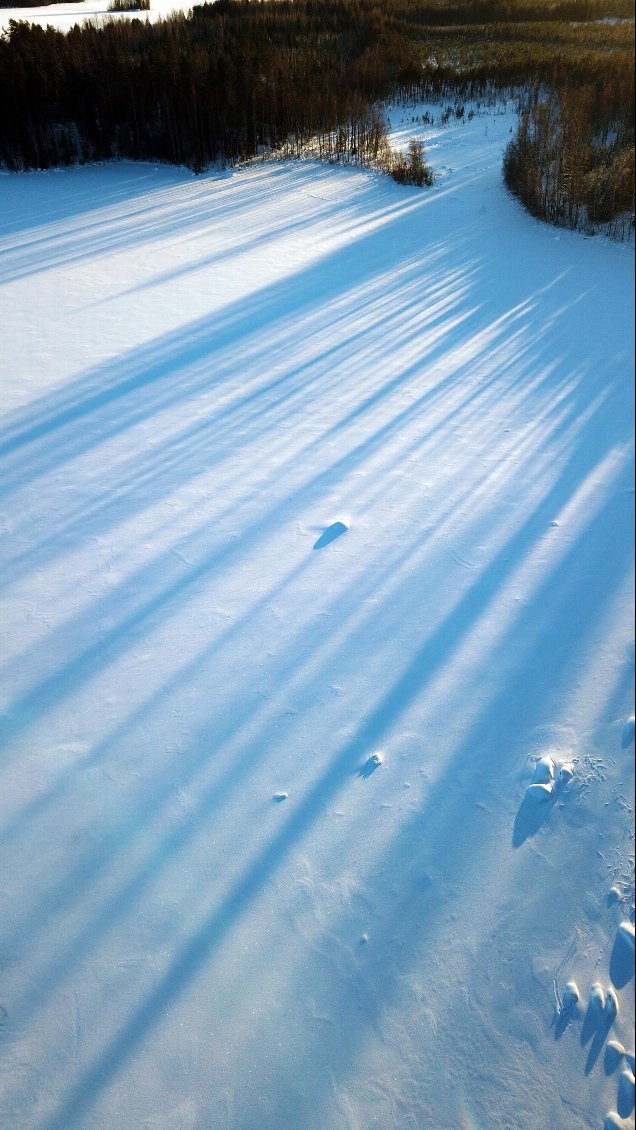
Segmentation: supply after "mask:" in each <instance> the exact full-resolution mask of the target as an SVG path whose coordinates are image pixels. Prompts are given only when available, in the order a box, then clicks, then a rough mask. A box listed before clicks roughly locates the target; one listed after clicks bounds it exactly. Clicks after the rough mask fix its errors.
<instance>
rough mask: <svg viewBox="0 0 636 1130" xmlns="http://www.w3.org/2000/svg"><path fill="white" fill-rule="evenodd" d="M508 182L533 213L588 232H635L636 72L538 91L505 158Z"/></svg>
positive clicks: (619, 234)
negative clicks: (600, 84) (598, 82)
mask: <svg viewBox="0 0 636 1130" xmlns="http://www.w3.org/2000/svg"><path fill="white" fill-rule="evenodd" d="M503 167H504V180H505V182H506V184H507V185H508V188H509V189H510V190H511V191H512V192H513V193H514V194H515V195H516V196H518V197H519V199H520V200H521V201H522V203H523V204H524V205H525V207H526V208H527V209H528V211H530V212H531V213H532V214H533V215H535V216H538V217H539V218H541V219H544V220H548V221H549V222H550V223H553V224H557V225H560V226H563V227H569V228H572V229H579V230H582V231H595V230H598V229H599V228H602V229H604V230H605V231H606V232H607V233H608V234H609V235H612V236H614V237H615V238H619V239H625V238H628V237H629V236H630V234H631V231H632V228H633V217H634V74H633V71H631V72H626V73H622V74H620V73H619V74H612V75H611V76H607V77H606V80H605V83H604V86H603V87H602V88H600V89H599V87H598V86H577V87H569V86H565V87H561V88H559V89H552V90H545V89H536V90H535V91H533V92H531V94H530V95H529V97H528V99H527V103H526V106H525V107H524V108H523V110H522V113H521V115H520V118H519V125H518V128H517V133H516V136H515V137H514V139H513V140H512V141H511V142H510V143H509V145H508V147H507V149H506V152H505V155H504V166H503Z"/></svg>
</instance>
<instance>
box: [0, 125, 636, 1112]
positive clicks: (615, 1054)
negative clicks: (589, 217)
mask: <svg viewBox="0 0 636 1130" xmlns="http://www.w3.org/2000/svg"><path fill="white" fill-rule="evenodd" d="M420 111H421V108H401V109H398V110H396V111H395V112H394V114H393V128H394V134H395V137H396V139H397V140H398V141H404V140H405V139H406V138H407V137H408V136H409V135H410V134H411V133H413V132H416V131H417V130H418V129H422V127H421V125H419V126H418V124H417V122H416V123H414V122H413V120H412V119H413V118H415V117H417V116H418V115H419V114H420ZM510 128H511V119H510V117H506V116H505V115H504V114H501V113H498V112H496V111H488V112H485V111H484V110H483V108H482V112H481V113H480V114H478V115H477V116H476V117H475V119H474V120H473V121H472V122H466V123H465V124H464V125H459V124H456V125H455V126H453V127H449V128H448V129H446V130H440V129H431V128H429V129H428V130H426V131H424V137H425V138H426V140H427V142H428V151H429V154H430V156H431V158H432V160H433V163H434V164H435V166H436V168H437V169H438V172H439V179H438V181H437V183H436V185H435V187H434V188H433V189H431V190H427V189H423V190H422V189H411V188H405V187H400V186H398V185H396V184H394V183H393V182H392V181H390V180H389V179H387V178H385V177H382V176H380V175H379V174H376V173H372V172H369V171H362V170H359V169H351V168H350V169H342V168H335V167H328V166H326V165H320V164H317V163H298V164H292V163H279V164H276V163H263V164H254V165H252V166H251V167H250V168H248V169H246V170H243V171H240V172H234V173H227V174H223V175H219V174H210V175H206V176H202V177H198V178H197V177H194V176H192V175H191V174H190V173H188V172H187V171H184V170H182V169H171V168H164V167H155V166H153V165H135V164H112V165H104V166H100V167H84V168H75V169H67V170H64V171H57V172H54V171H50V172H45V173H36V174H30V175H21V176H9V175H4V176H2V177H0V197H1V200H2V211H1V219H0V224H1V233H2V234H1V251H2V254H1V259H0V263H1V266H0V277H1V279H2V288H1V294H2V312H3V319H2V321H3V340H2V351H1V356H2V369H3V386H2V387H3V397H2V421H3V422H2V435H1V444H0V446H1V452H2V472H1V477H0V490H1V494H2V498H1V504H0V524H1V527H2V532H3V538H2V558H1V562H0V583H1V592H0V599H1V609H0V616H1V619H2V624H3V632H2V642H1V645H0V661H1V680H0V684H1V688H2V689H1V694H2V727H3V738H4V743H3V750H4V752H3V758H2V762H1V769H0V814H1V816H0V820H1V823H0V846H1V852H0V923H1V935H0V1046H1V1057H0V1062H1V1067H0V1084H1V1088H0V1096H1V1097H0V1124H2V1126H4V1127H7V1128H8V1127H11V1128H12V1130H14V1128H15V1130H71V1128H73V1130H75V1128H82V1130H138V1128H144V1130H217V1128H219V1130H221V1128H229V1130H341V1128H342V1130H344V1128H347V1130H392V1128H398V1130H402V1128H404V1130H407V1128H408V1130H414V1128H415V1130H428V1128H430V1130H455V1128H463V1130H493V1128H495V1130H496V1128H505V1130H516V1128H520V1130H534V1128H539V1127H540V1128H542V1130H563V1128H565V1127H567V1128H568V1130H579V1128H583V1127H591V1128H594V1130H596V1128H600V1127H601V1126H603V1125H604V1124H607V1125H614V1126H623V1125H625V1126H630V1125H631V1126H633V1113H632V1112H630V1111H629V1110H628V1107H629V1103H630V1095H632V1096H633V1082H630V1074H631V1073H633V1066H634V1059H633V1048H634V1045H633V1003H632V994H633V969H631V968H630V966H629V961H628V956H629V953H630V945H629V937H627V936H626V935H628V934H629V931H628V930H627V931H626V929H625V927H624V926H622V924H623V923H626V924H629V923H630V922H633V856H632V855H631V852H632V851H633V847H632V828H633V807H632V787H633V785H632V782H633V769H632V756H633V697H632V672H633V629H632V616H633V589H632V583H633V582H632V572H633V568H632V567H633V540H632V539H633V504H634V496H633V434H632V429H633V424H632V421H633V403H632V387H631V386H632V380H631V374H632V368H633V361H634V357H633V354H634V345H633V251H632V250H631V249H630V248H627V247H624V246H619V245H614V244H611V243H609V242H607V241H602V240H600V239H585V238H583V237H581V236H580V235H574V234H571V233H566V232H557V231H555V230H554V229H552V228H549V227H547V226H544V225H541V224H539V223H537V222H535V221H534V220H532V219H531V218H530V217H529V216H527V215H526V214H525V213H524V212H523V211H522V210H521V208H520V207H519V206H518V204H517V203H516V202H515V201H514V200H512V199H511V198H510V197H508V196H507V195H506V193H505V191H504V189H503V187H502V184H501V173H500V167H501V150H502V147H503V145H504V144H505V141H506V140H507V138H508V136H509V131H510ZM630 718H631V719H632V721H631V729H630ZM541 758H545V759H549V760H545V761H544V762H543V763H542V765H543V767H545V766H548V767H549V765H550V763H551V764H552V766H553V769H552V771H551V774H552V775H551V774H550V773H548V774H547V776H548V780H547V784H548V786H549V788H547V789H543V790H542V792H543V795H542V797H540V798H539V797H536V796H533V795H532V790H531V791H530V793H528V786H530V785H531V784H532V780H533V775H534V771H535V766H536V765H537V763H538V762H539V760H540V759H541ZM565 764H567V765H570V766H571V767H572V770H573V774H574V775H573V777H572V779H571V780H568V774H567V773H565V774H561V773H560V770H561V767H562V766H563V765H565ZM538 776H539V777H542V776H545V768H542V769H541V770H539V774H538ZM535 780H536V778H535ZM535 792H536V790H535ZM612 981H614V989H612ZM573 986H574V987H573ZM593 986H595V987H594V989H593V988H592V987H593ZM574 990H576V992H575V991H574ZM610 990H611V992H610ZM614 991H615V996H613V995H612V993H614ZM615 1002H617V1004H618V1014H617V1015H616V1016H614V1014H613V1013H614V1008H615ZM588 1006H589V1007H588ZM609 1041H613V1043H614V1045H615V1046H613V1047H612V1048H610V1049H609V1051H607V1045H608V1042H609ZM630 1056H631V1058H630ZM631 1078H632V1080H633V1074H631ZM610 1115H611V1117H610ZM606 1119H608V1120H609V1121H608V1122H607V1123H606Z"/></svg>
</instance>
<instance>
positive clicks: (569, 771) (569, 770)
mask: <svg viewBox="0 0 636 1130" xmlns="http://www.w3.org/2000/svg"><path fill="white" fill-rule="evenodd" d="M573 776H574V767H573V766H572V765H569V764H568V765H562V766H561V768H560V769H559V784H560V785H569V783H570V781H571V780H572V778H573Z"/></svg>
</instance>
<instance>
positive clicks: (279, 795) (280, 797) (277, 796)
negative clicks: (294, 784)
mask: <svg viewBox="0 0 636 1130" xmlns="http://www.w3.org/2000/svg"><path fill="white" fill-rule="evenodd" d="M288 796H289V793H274V795H273V797H272V800H274V801H276V804H281V803H282V801H284V800H287V797H288Z"/></svg>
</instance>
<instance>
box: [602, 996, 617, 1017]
mask: <svg viewBox="0 0 636 1130" xmlns="http://www.w3.org/2000/svg"><path fill="white" fill-rule="evenodd" d="M605 1015H606V1016H607V1018H608V1019H609V1018H610V1017H611V1019H612V1020H613V1019H614V1017H615V1016H617V1015H618V997H617V996H616V993H615V992H614V989H612V988H609V989H608V990H607V993H606V994H605Z"/></svg>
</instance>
